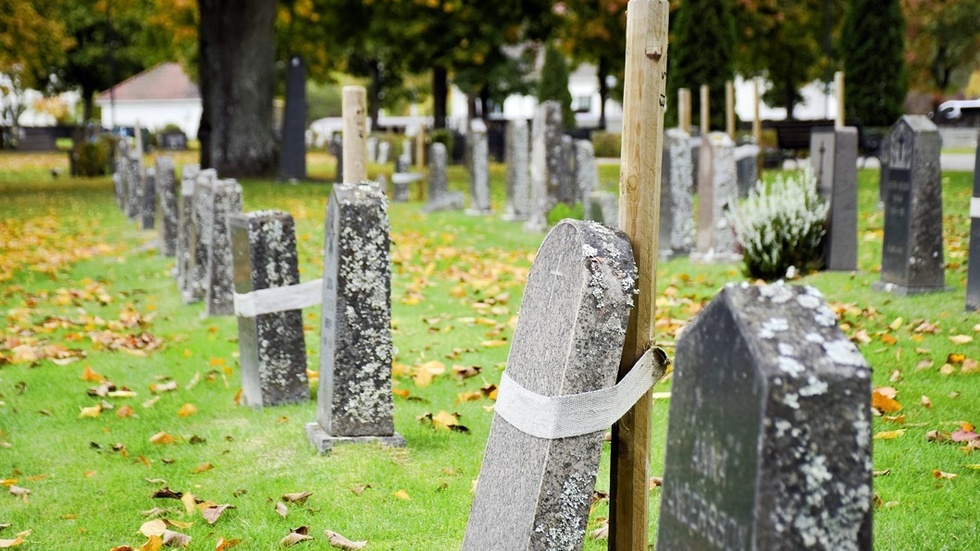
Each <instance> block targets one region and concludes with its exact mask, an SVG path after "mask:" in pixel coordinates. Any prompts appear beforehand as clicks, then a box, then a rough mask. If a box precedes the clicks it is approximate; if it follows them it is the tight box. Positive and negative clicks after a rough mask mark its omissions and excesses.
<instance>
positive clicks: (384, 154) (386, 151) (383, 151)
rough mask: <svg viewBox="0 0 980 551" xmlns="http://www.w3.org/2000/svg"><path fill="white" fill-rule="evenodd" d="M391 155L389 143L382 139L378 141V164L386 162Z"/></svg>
mask: <svg viewBox="0 0 980 551" xmlns="http://www.w3.org/2000/svg"><path fill="white" fill-rule="evenodd" d="M390 155H391V144H389V143H388V142H385V141H382V142H378V164H379V165H384V164H388V157H389V156H390Z"/></svg>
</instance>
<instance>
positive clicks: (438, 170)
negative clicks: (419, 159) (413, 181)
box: [422, 142, 466, 213]
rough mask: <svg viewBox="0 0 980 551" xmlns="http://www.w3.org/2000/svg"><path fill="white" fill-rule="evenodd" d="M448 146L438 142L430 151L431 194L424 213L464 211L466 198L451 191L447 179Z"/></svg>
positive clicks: (423, 208)
mask: <svg viewBox="0 0 980 551" xmlns="http://www.w3.org/2000/svg"><path fill="white" fill-rule="evenodd" d="M446 163H447V159H446V146H445V144H442V143H439V142H436V143H433V144H432V147H431V149H430V150H429V194H428V198H427V200H426V203H425V206H423V207H422V212H424V213H431V212H437V211H440V210H462V209H463V207H464V206H465V203H466V198H465V197H464V196H463V194H462V193H460V192H458V191H452V192H450V191H449V180H448V179H447V177H446Z"/></svg>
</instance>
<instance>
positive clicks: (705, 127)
mask: <svg viewBox="0 0 980 551" xmlns="http://www.w3.org/2000/svg"><path fill="white" fill-rule="evenodd" d="M709 132H711V88H709V87H708V85H707V84H702V85H701V138H702V139H703V138H707V136H708V133H709Z"/></svg>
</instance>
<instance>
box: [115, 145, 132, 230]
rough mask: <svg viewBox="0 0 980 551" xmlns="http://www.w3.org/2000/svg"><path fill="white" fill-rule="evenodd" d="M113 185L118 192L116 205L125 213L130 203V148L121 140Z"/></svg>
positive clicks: (118, 146)
mask: <svg viewBox="0 0 980 551" xmlns="http://www.w3.org/2000/svg"><path fill="white" fill-rule="evenodd" d="M113 166H114V170H113V174H112V183H113V187H114V189H115V192H116V205H118V206H119V208H120V209H121V210H122V211H123V212H124V213H125V212H126V211H127V209H128V202H129V188H128V187H127V186H128V184H129V179H128V175H127V172H128V170H129V146H128V145H127V142H126V140H124V139H120V140H119V141H118V142H117V145H116V156H115V159H114V165H113Z"/></svg>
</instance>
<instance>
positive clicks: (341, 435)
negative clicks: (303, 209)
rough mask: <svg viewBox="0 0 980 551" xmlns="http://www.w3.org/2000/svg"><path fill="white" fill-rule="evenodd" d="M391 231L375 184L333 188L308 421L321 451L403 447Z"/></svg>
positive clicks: (311, 439)
mask: <svg viewBox="0 0 980 551" xmlns="http://www.w3.org/2000/svg"><path fill="white" fill-rule="evenodd" d="M388 230H389V223H388V208H387V204H386V203H385V197H384V193H383V192H382V191H381V190H380V189H379V188H378V186H377V185H376V184H373V183H370V182H361V183H356V184H351V183H345V184H338V185H335V186H334V188H333V191H332V192H331V194H330V201H329V203H328V204H327V221H326V238H325V242H324V253H323V309H322V324H321V334H320V390H319V393H318V395H317V416H316V421H315V422H313V423H309V424H307V425H306V434H307V436H308V437H309V439H310V443H312V444H313V446H314V447H316V449H317V450H318V451H319V452H320V453H327V452H329V451H330V449H331V448H332V447H333V446H334V445H337V444H344V443H352V442H371V441H373V442H380V443H381V444H383V445H387V446H404V445H405V439H404V438H402V436H401V435H399V434H398V433H396V432H395V427H394V420H393V417H392V412H393V409H394V406H393V403H392V395H391V346H392V344H391V266H390V262H389V258H390V254H389V248H390V245H391V241H390V238H389V235H388Z"/></svg>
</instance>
